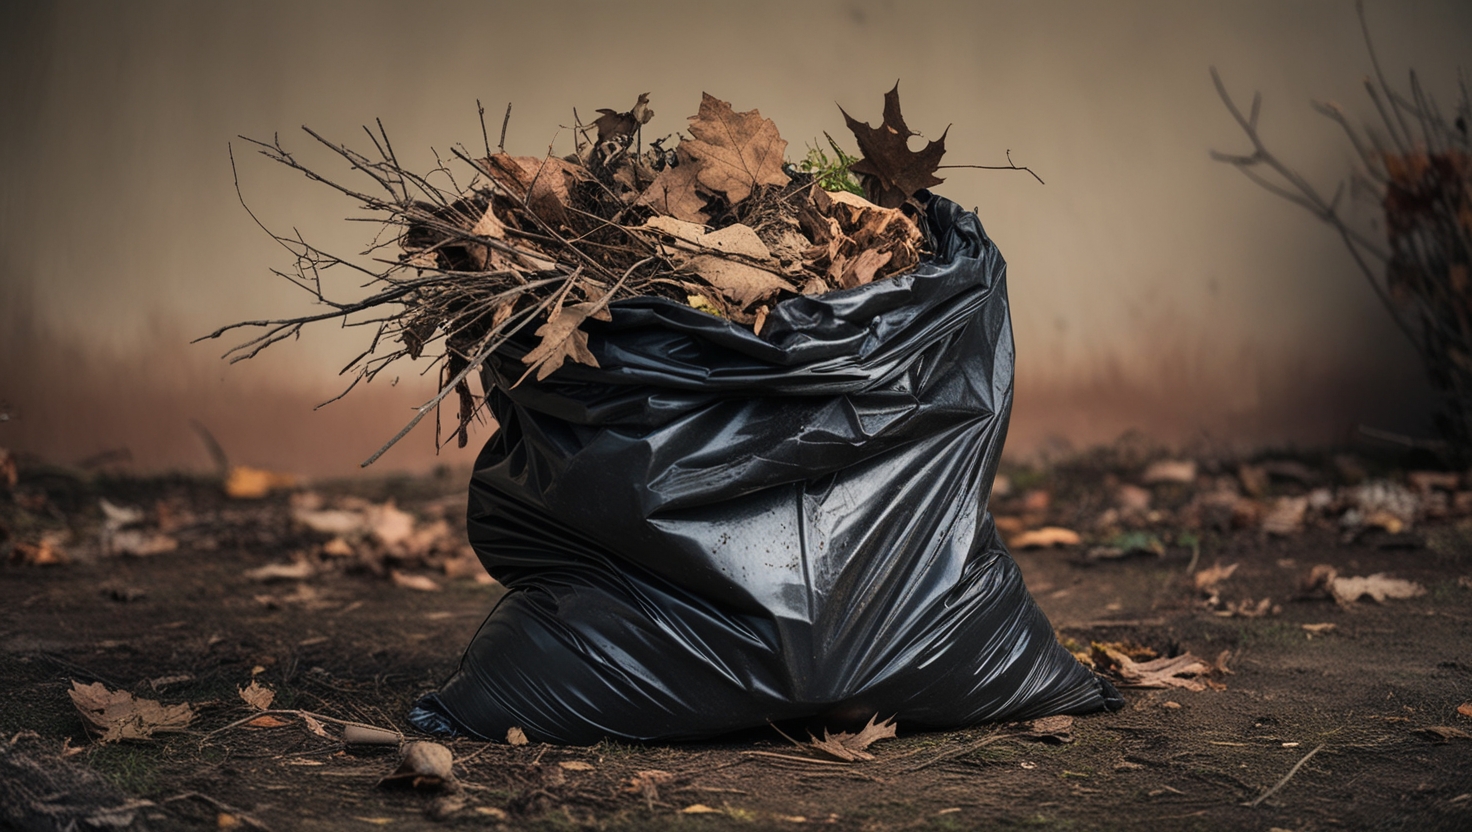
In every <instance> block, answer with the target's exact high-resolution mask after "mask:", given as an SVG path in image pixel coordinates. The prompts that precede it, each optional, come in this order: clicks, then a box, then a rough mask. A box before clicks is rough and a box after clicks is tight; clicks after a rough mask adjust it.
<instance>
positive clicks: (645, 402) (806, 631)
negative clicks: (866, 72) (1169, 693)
mask: <svg viewBox="0 0 1472 832" xmlns="http://www.w3.org/2000/svg"><path fill="white" fill-rule="evenodd" d="M919 198H920V199H922V200H924V201H925V204H926V220H927V224H928V226H929V228H930V231H931V233H932V235H933V237H934V246H935V248H934V253H933V257H932V258H931V259H929V260H928V261H926V262H923V263H921V264H920V265H919V266H917V267H916V268H915V269H913V270H912V271H911V272H909V273H906V274H903V275H899V276H896V277H893V278H890V279H887V280H883V281H875V282H872V283H868V284H866V285H863V286H859V287H857V288H854V289H848V290H843V291H837V292H831V293H828V294H824V295H820V296H816V297H813V296H801V297H795V298H790V299H788V300H785V301H783V302H781V303H778V304H776V306H775V307H774V308H773V309H772V311H771V312H770V314H769V316H768V318H767V321H766V325H765V326H764V328H763V329H762V332H761V334H760V335H757V334H754V333H753V332H752V331H751V330H749V329H746V328H743V327H740V326H737V325H735V324H733V323H732V322H730V321H728V320H725V319H722V318H718V317H715V316H712V315H708V314H705V313H703V312H700V311H697V310H695V309H692V308H690V307H688V306H684V305H681V304H678V303H675V302H671V301H669V300H666V299H662V298H636V299H630V300H623V301H618V302H616V303H614V304H612V305H611V307H610V311H611V313H612V319H611V320H610V321H608V322H606V323H601V322H593V323H591V324H590V325H588V327H587V328H588V330H589V331H590V332H589V337H588V348H589V350H590V351H591V352H592V354H593V355H594V356H596V358H597V366H596V367H593V366H585V365H566V366H564V367H563V368H562V369H561V370H560V371H559V372H557V373H555V374H553V375H551V376H549V377H548V378H546V379H544V380H541V381H537V380H533V379H526V380H525V381H523V383H521V384H520V385H519V386H513V385H514V384H515V382H516V381H517V380H518V378H520V377H521V376H522V375H523V373H524V365H523V364H522V362H521V360H520V358H521V355H522V354H523V353H525V352H526V351H529V350H531V349H533V348H534V346H535V339H534V338H532V337H531V336H530V333H528V332H522V333H519V334H518V336H516V337H514V338H513V339H512V341H511V342H509V343H508V344H507V345H506V347H504V348H503V349H502V350H500V351H498V353H497V354H496V355H494V356H492V358H491V360H490V361H488V362H487V365H486V369H485V373H486V375H487V378H486V379H485V381H486V389H487V390H488V391H490V392H489V398H490V401H489V406H490V408H491V410H492V412H493V414H494V416H495V418H496V419H497V421H498V422H499V423H500V425H501V429H500V431H499V432H498V433H496V434H495V435H494V436H492V437H491V439H490V440H489V441H488V442H487V444H486V446H485V448H484V450H483V451H482V452H481V454H480V456H479V458H478V460H477V462H476V465H475V473H474V475H473V478H472V481H471V487H470V507H469V529H470V539H471V542H472V544H473V545H474V546H475V549H476V551H477V553H478V554H479V556H480V558H481V561H482V563H484V564H485V566H486V568H487V570H488V571H489V572H490V573H491V574H492V575H493V576H494V577H495V578H496V579H497V580H499V581H500V582H501V583H503V584H504V585H505V586H506V587H507V593H506V595H505V596H504V597H503V598H502V600H501V602H500V603H499V604H498V605H497V607H496V608H495V610H494V611H493V612H492V613H491V615H490V617H489V618H488V619H487V620H486V622H485V624H484V625H482V627H481V629H480V631H479V632H478V633H477V634H476V636H475V638H474V640H473V641H472V642H471V644H470V646H469V648H468V649H467V650H466V652H465V655H464V658H463V659H462V661H461V664H460V668H459V670H458V671H457V672H456V673H455V674H454V675H453V676H452V677H451V678H450V679H449V680H448V681H447V682H446V683H445V684H444V685H443V687H442V688H441V689H440V690H439V691H438V692H436V693H433V694H430V695H428V696H426V697H424V698H423V699H421V700H420V702H419V703H418V705H417V706H416V707H415V709H414V710H413V713H412V714H411V717H410V719H411V721H412V722H413V723H414V724H415V725H416V726H417V727H419V728H421V729H423V730H426V731H431V732H456V733H464V734H470V735H474V736H479V737H485V738H492V739H501V738H504V737H505V736H506V735H507V732H508V730H509V729H511V728H513V727H515V728H520V729H522V730H523V731H524V732H525V734H526V736H527V737H529V738H530V739H531V740H533V741H545V742H558V743H571V744H588V743H594V742H597V741H599V740H601V739H603V738H605V737H609V738H619V739H630V740H670V739H686V738H696V737H707V736H712V735H716V734H720V733H723V732H728V731H733V730H737V729H742V728H748V727H754V726H760V725H764V724H766V723H768V722H769V721H780V720H788V719H801V718H818V719H827V720H833V721H854V720H856V721H860V722H862V720H863V719H864V718H867V717H868V716H870V715H873V714H876V713H877V714H880V715H884V716H889V715H893V716H894V717H895V718H896V719H897V721H898V722H899V723H900V724H902V725H905V726H907V727H910V728H948V727H957V726H963V725H970V724H974V723H977V722H983V721H989V720H1002V719H1025V718H1030V717H1036V716H1041V715H1046V714H1058V713H1074V714H1077V713H1087V712H1091V711H1097V710H1101V709H1105V708H1109V709H1114V708H1117V707H1119V705H1120V704H1121V699H1120V697H1119V695H1118V693H1117V692H1116V691H1115V690H1114V688H1113V687H1112V686H1111V685H1110V684H1109V683H1108V682H1107V681H1105V680H1103V679H1101V678H1099V677H1096V676H1095V675H1094V674H1093V673H1092V672H1090V671H1089V670H1088V669H1086V668H1085V667H1083V666H1082V665H1080V664H1079V663H1078V662H1077V661H1076V660H1075V659H1074V658H1073V656H1072V655H1070V654H1069V653H1068V652H1067V651H1066V650H1064V649H1063V648H1062V647H1061V646H1059V644H1058V643H1057V641H1056V640H1055V638H1054V635H1053V631H1052V628H1051V627H1050V626H1049V624H1048V621H1047V619H1046V618H1045V616H1044V615H1043V613H1042V611H1041V610H1040V609H1038V607H1037V606H1036V604H1035V603H1034V601H1033V600H1032V598H1031V596H1030V595H1029V594H1028V592H1027V589H1026V588H1025V587H1024V586H1023V583H1022V578H1021V575H1020V573H1019V571H1018V568H1017V565H1016V564H1015V563H1014V562H1013V560H1012V559H1011V557H1010V556H1009V555H1008V553H1007V550H1006V548H1005V547H1004V546H1003V544H1002V542H1001V540H1000V539H999V538H998V535H997V532H996V528H995V526H994V524H993V522H992V518H991V516H990V514H989V513H988V512H987V510H986V504H987V497H988V494H989V491H990V488H991V483H992V478H993V476H994V474H995V472H996V466H997V461H998V457H999V455H1000V453H1001V450H1002V443H1003V439H1004V437H1005V435H1006V430H1007V420H1008V416H1009V413H1010V409H1011V404H1012V372H1013V352H1012V331H1011V322H1010V317H1009V314H1008V308H1007V293H1006V283H1005V275H1006V266H1005V263H1004V261H1003V260H1002V257H1001V255H1000V254H999V253H998V251H997V248H996V246H995V245H994V244H993V243H992V242H991V240H990V239H989V238H988V237H987V236H986V234H985V232H984V230H983V229H982V226H981V224H980V222H979V221H978V219H977V218H976V216H975V215H974V214H971V213H969V212H965V211H963V210H961V209H960V208H959V207H958V206H957V205H955V204H954V203H952V202H949V201H947V200H945V199H943V198H940V197H935V196H930V195H928V194H924V193H922V194H920V195H919Z"/></svg>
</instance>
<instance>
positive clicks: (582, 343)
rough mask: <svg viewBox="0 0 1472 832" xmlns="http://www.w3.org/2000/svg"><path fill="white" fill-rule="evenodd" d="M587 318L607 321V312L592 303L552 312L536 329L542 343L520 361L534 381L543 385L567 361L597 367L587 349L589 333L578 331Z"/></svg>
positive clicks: (566, 307) (604, 308) (593, 356)
mask: <svg viewBox="0 0 1472 832" xmlns="http://www.w3.org/2000/svg"><path fill="white" fill-rule="evenodd" d="M590 316H591V317H593V318H594V319H596V320H604V321H606V320H609V319H610V316H609V314H608V309H607V308H606V307H601V308H600V305H599V304H597V303H594V302H593V301H588V302H585V303H578V304H574V305H572V306H564V307H559V308H557V309H554V310H552V313H551V314H550V315H548V317H547V322H546V323H544V324H542V325H541V326H540V327H538V328H537V332H536V335H537V337H538V338H541V339H542V340H541V341H539V342H538V343H537V346H536V347H535V348H533V349H532V351H531V352H528V353H527V354H526V355H525V356H523V357H522V359H521V361H522V363H523V364H525V365H526V367H527V372H528V373H531V372H532V371H533V370H535V371H536V374H537V381H542V380H543V379H545V378H546V377H547V376H550V375H552V373H554V372H556V371H557V369H558V368H559V367H561V366H562V364H563V362H565V361H566V360H567V359H569V358H571V359H572V360H573V362H574V363H577V364H586V365H588V366H589V367H597V366H598V358H597V356H595V355H593V353H592V352H591V351H590V350H589V349H588V333H586V332H584V331H583V330H582V328H581V327H582V325H583V321H585V320H587V319H588V318H589V317H590ZM523 377H524V376H523Z"/></svg>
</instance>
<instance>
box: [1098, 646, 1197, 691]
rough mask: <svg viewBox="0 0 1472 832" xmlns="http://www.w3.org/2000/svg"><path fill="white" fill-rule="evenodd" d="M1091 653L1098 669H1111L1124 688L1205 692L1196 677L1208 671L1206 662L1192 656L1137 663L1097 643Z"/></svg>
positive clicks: (1186, 655)
mask: <svg viewBox="0 0 1472 832" xmlns="http://www.w3.org/2000/svg"><path fill="white" fill-rule="evenodd" d="M1094 651H1095V662H1096V663H1097V664H1098V665H1099V666H1103V667H1111V668H1112V669H1113V670H1114V672H1115V674H1116V675H1117V676H1118V677H1119V679H1120V680H1121V681H1122V682H1123V683H1124V685H1125V686H1126V687H1133V688H1184V689H1186V690H1192V691H1201V690H1205V689H1206V682H1205V681H1204V680H1202V679H1201V678H1198V677H1202V676H1205V675H1206V674H1208V673H1210V672H1211V667H1210V666H1209V665H1207V664H1206V662H1204V661H1202V660H1201V659H1200V658H1198V657H1196V656H1194V655H1192V654H1191V653H1182V654H1181V655H1179V656H1172V657H1169V658H1160V659H1153V660H1151V661H1148V662H1137V661H1135V660H1134V659H1131V658H1130V657H1129V656H1128V655H1125V654H1124V653H1122V652H1120V651H1117V650H1112V649H1110V648H1109V647H1108V646H1107V645H1099V644H1096V645H1094ZM1100 654H1102V655H1100Z"/></svg>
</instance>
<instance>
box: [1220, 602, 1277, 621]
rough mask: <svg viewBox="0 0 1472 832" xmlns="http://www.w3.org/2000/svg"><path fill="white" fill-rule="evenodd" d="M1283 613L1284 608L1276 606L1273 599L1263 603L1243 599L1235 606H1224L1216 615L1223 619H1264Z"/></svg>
mask: <svg viewBox="0 0 1472 832" xmlns="http://www.w3.org/2000/svg"><path fill="white" fill-rule="evenodd" d="M1282 611H1283V608H1282V607H1280V606H1278V605H1276V604H1274V603H1273V599H1272V598H1264V599H1262V600H1261V601H1253V600H1252V599H1251V598H1243V599H1242V600H1241V601H1238V602H1237V603H1235V604H1232V603H1226V604H1223V605H1222V607H1221V609H1219V610H1217V611H1216V614H1217V615H1219V616H1221V617H1223V618H1262V617H1263V616H1266V615H1277V614H1278V613H1280V612H1282Z"/></svg>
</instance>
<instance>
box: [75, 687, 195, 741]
mask: <svg viewBox="0 0 1472 832" xmlns="http://www.w3.org/2000/svg"><path fill="white" fill-rule="evenodd" d="M68 693H69V694H70V695H71V699H72V704H73V705H75V706H76V708H77V712H78V713H80V714H81V715H82V718H83V719H84V720H86V722H87V723H88V725H89V726H90V727H91V728H93V729H94V730H95V731H97V732H98V733H99V734H101V737H100V739H101V741H102V742H112V741H114V740H138V739H147V738H149V737H151V736H153V735H154V734H155V733H161V732H167V731H182V730H183V729H184V727H185V726H186V725H188V724H189V723H190V722H192V721H194V709H193V708H191V707H190V706H189V705H188V703H183V704H179V705H161V704H159V703H158V702H157V701H155V700H153V699H142V698H137V697H134V696H133V694H131V693H128V692H127V691H124V690H116V691H115V690H109V689H108V688H107V686H106V685H104V684H102V683H101V682H93V683H92V684H90V685H83V684H81V683H80V682H77V681H75V680H73V681H72V689H71V690H70V691H68Z"/></svg>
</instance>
